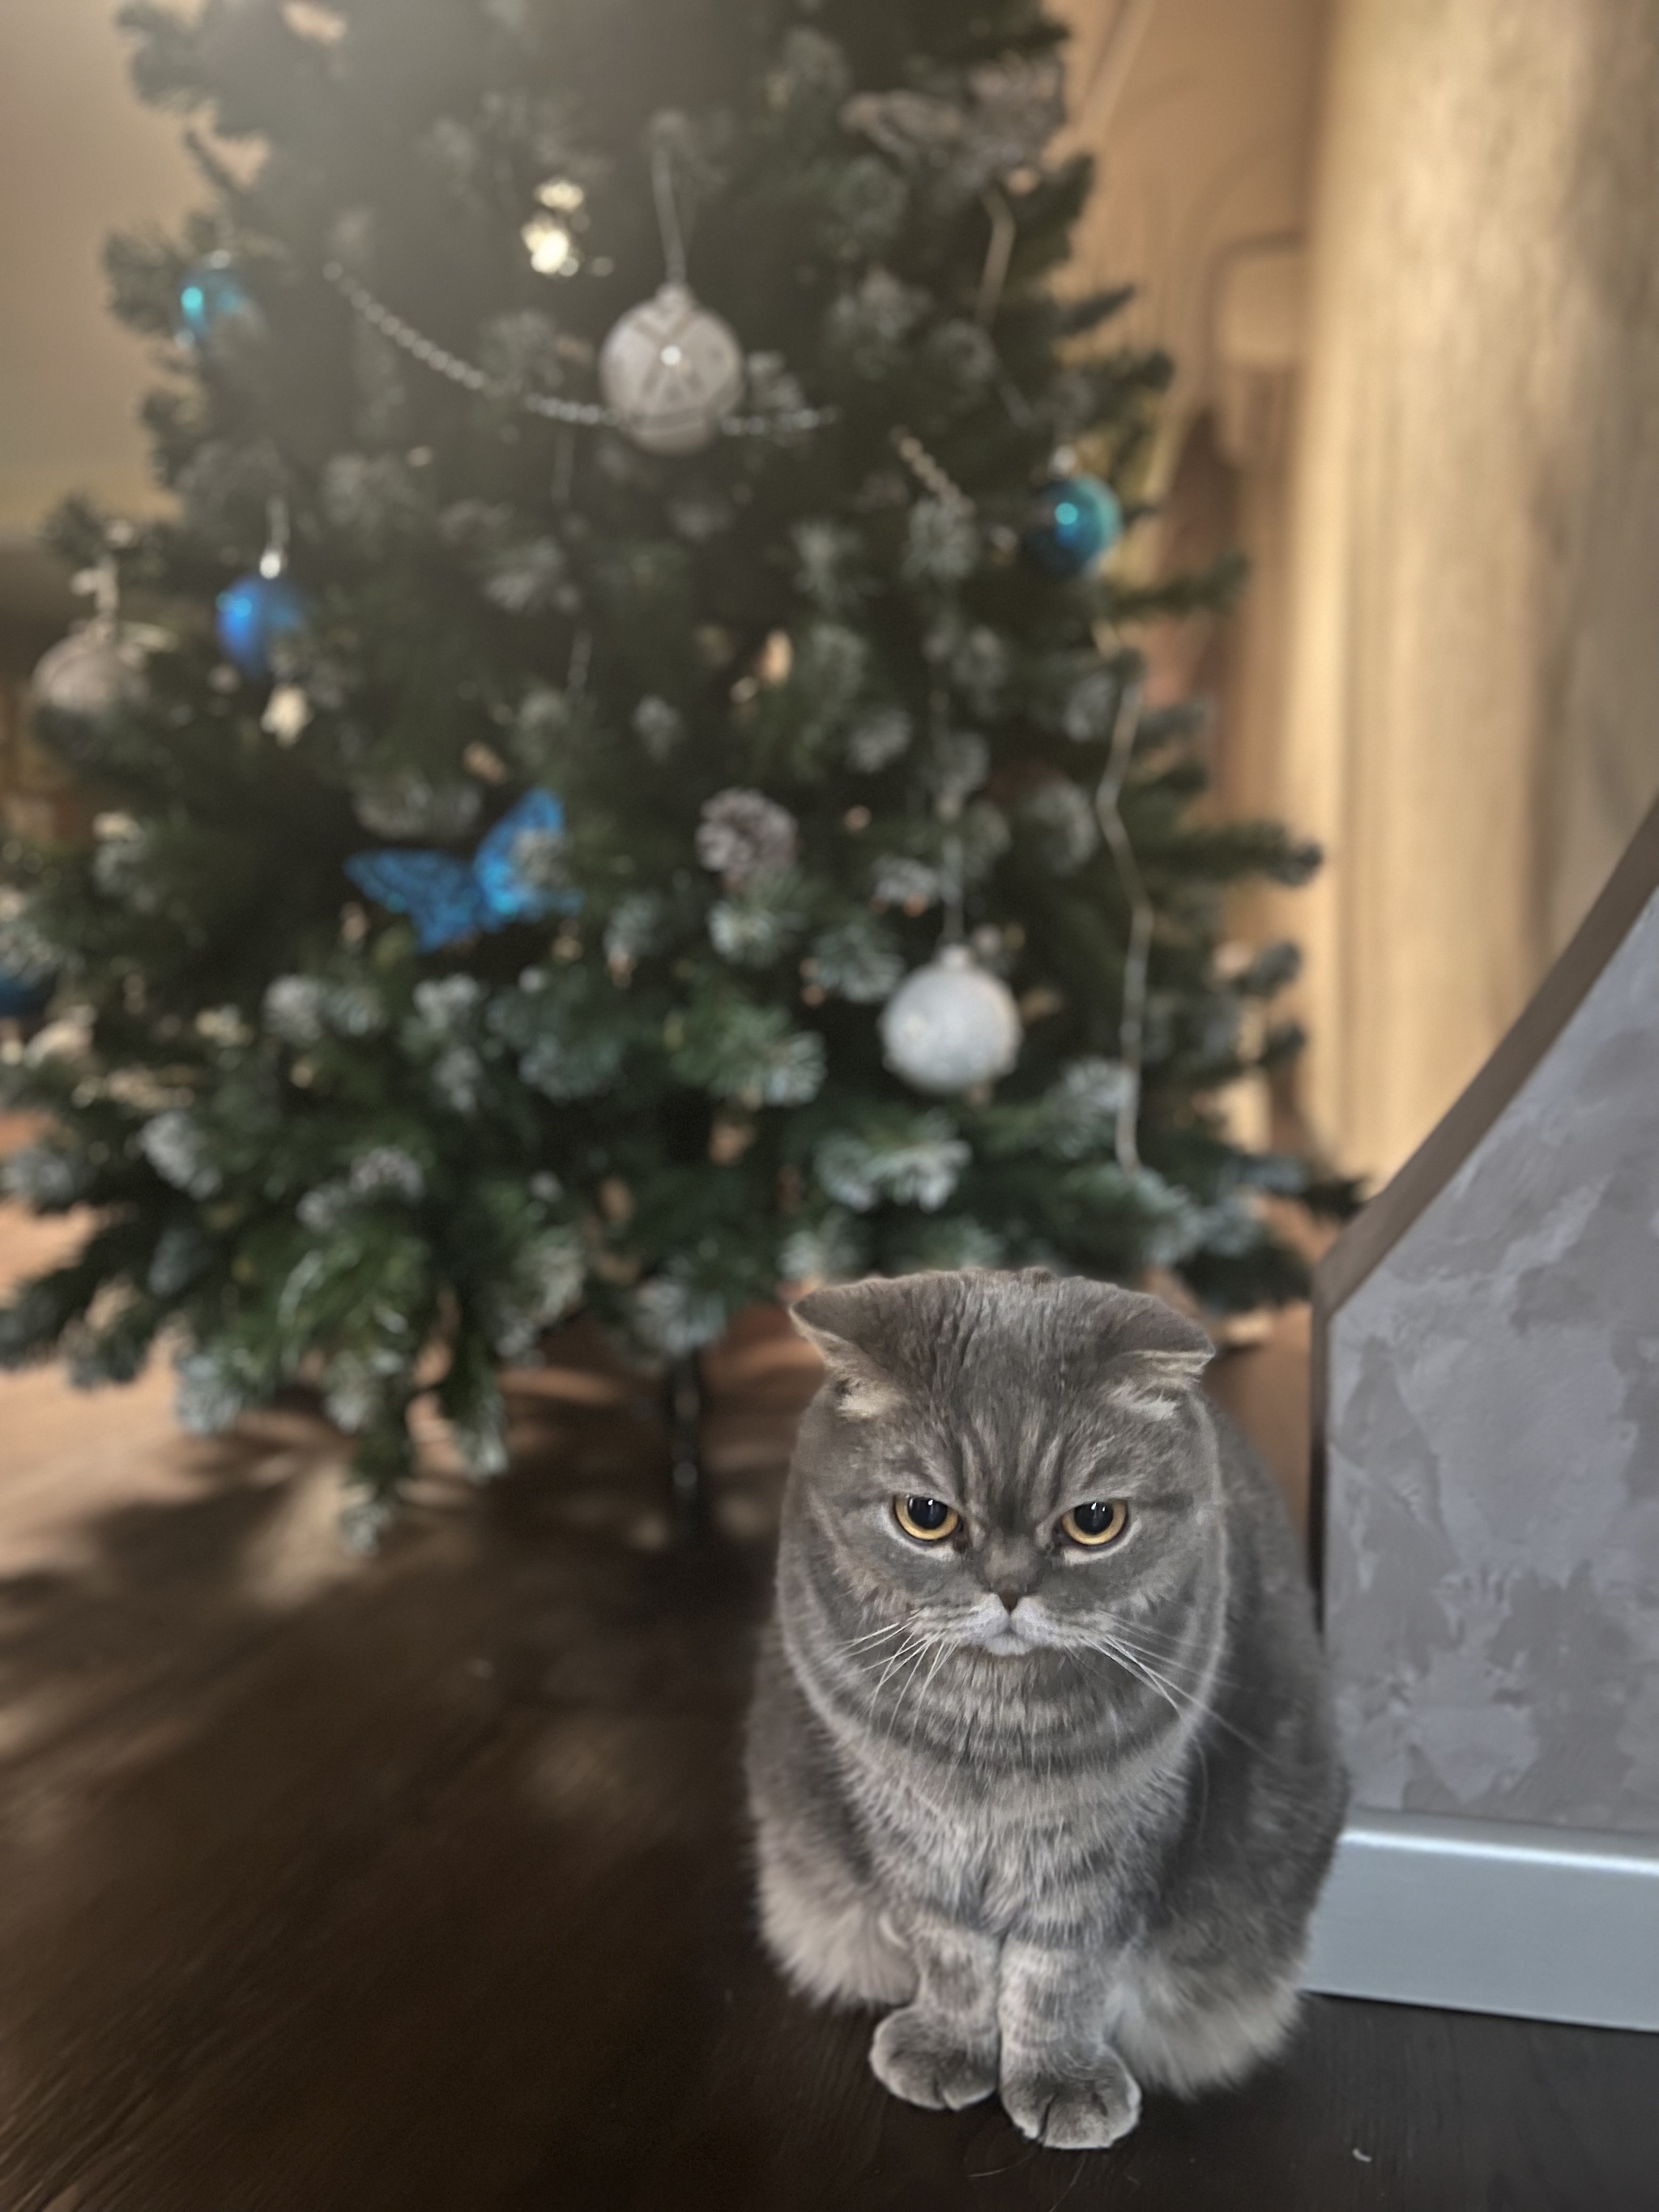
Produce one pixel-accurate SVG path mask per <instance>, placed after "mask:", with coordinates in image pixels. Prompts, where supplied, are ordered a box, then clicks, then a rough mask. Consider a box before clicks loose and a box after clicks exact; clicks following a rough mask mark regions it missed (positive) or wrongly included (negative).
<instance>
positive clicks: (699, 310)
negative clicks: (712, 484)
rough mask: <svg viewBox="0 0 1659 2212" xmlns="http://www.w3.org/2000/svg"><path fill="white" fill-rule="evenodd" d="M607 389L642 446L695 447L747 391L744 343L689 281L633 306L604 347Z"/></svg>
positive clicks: (661, 449)
mask: <svg viewBox="0 0 1659 2212" xmlns="http://www.w3.org/2000/svg"><path fill="white" fill-rule="evenodd" d="M599 389H600V391H601V392H603V393H604V395H605V404H606V406H608V407H610V408H611V409H612V410H613V411H614V412H615V413H616V415H617V417H618V418H619V419H620V421H621V423H622V427H623V429H624V430H625V431H626V432H627V433H628V435H629V437H630V438H632V439H633V441H634V442H635V445H636V446H643V447H644V448H645V450H646V451H647V453H697V452H699V451H700V450H701V449H702V447H704V446H706V445H708V443H709V441H710V440H711V439H713V438H714V435H715V434H716V433H717V432H718V430H719V428H720V423H721V422H722V421H723V420H724V419H725V417H726V416H728V415H729V414H730V413H731V412H732V409H733V408H734V407H735V406H736V405H737V403H738V399H739V398H741V397H742V394H743V349H742V347H741V346H740V345H739V344H738V341H737V338H736V337H735V335H734V334H733V332H732V330H731V328H730V326H729V325H727V324H726V323H723V322H722V321H721V320H720V317H719V316H718V315H713V314H710V313H709V312H708V308H707V307H699V306H698V305H697V302H696V299H695V298H694V297H693V295H692V294H691V292H690V289H688V288H687V287H686V286H685V285H684V284H665V285H664V286H663V287H662V289H660V290H659V292H658V293H657V295H656V296H655V298H654V299H650V300H646V301H641V304H640V305H639V306H638V307H630V308H629V311H628V313H626V314H625V315H624V316H623V319H622V320H621V321H620V322H619V323H617V325H616V326H615V327H614V329H613V330H612V331H611V335H610V336H609V337H607V338H606V340H605V343H604V345H603V346H602V347H601V348H600V349H599Z"/></svg>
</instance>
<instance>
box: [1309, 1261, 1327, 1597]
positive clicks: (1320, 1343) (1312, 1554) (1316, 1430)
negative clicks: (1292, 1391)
mask: <svg viewBox="0 0 1659 2212" xmlns="http://www.w3.org/2000/svg"><path fill="white" fill-rule="evenodd" d="M1329 1358H1330V1317H1329V1316H1328V1313H1327V1312H1326V1310H1325V1302H1324V1300H1323V1299H1322V1297H1321V1296H1320V1294H1319V1278H1318V1276H1317V1274H1316V1275H1315V1277H1314V1286H1313V1321H1312V1328H1311V1330H1310V1338H1309V1345H1308V1390H1309V1407H1308V1573H1309V1576H1310V1579H1311V1581H1312V1583H1313V1593H1314V1613H1315V1615H1316V1619H1317V1620H1318V1622H1319V1626H1320V1627H1321V1629H1323V1628H1324V1626H1325V1492H1326V1486H1327V1477H1326V1455H1325V1420H1326V1416H1327V1413H1328V1410H1329V1406H1330V1389H1329V1383H1328V1377H1327V1371H1326V1369H1327V1362H1328V1359H1329Z"/></svg>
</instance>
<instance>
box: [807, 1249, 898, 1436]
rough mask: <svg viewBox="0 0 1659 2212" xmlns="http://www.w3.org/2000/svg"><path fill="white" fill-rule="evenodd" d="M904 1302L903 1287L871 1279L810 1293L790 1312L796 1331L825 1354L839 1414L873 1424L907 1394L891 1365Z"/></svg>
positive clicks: (877, 1277)
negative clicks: (898, 1382) (902, 1390)
mask: <svg viewBox="0 0 1659 2212" xmlns="http://www.w3.org/2000/svg"><path fill="white" fill-rule="evenodd" d="M904 1302H905V1291H904V1289H903V1287H902V1285H900V1284H897V1283H890V1282H886V1281H884V1280H883V1279H882V1278H881V1277H879V1276H872V1277H871V1278H870V1279H868V1280H867V1281H866V1282H862V1283H838V1284H836V1285H833V1286H832V1287H830V1288H829V1289H827V1290H822V1291H808V1292H807V1294H806V1296H805V1297H804V1298H799V1299H797V1301H796V1302H795V1304H793V1306H791V1307H790V1309H789V1318H790V1320H791V1321H792V1322H793V1323H794V1324H795V1327H796V1328H797V1329H799V1332H800V1334H802V1335H803V1336H804V1337H805V1339H806V1340H807V1342H808V1343H809V1344H815V1345H816V1346H817V1348H818V1350H819V1351H820V1352H822V1353H823V1359H824V1364H825V1365H826V1366H827V1367H828V1368H829V1374H830V1377H831V1380H832V1382H833V1383H834V1386H835V1391H836V1405H837V1407H838V1408H839V1410H840V1411H841V1412H842V1413H846V1414H848V1415H849V1416H850V1417H851V1418H853V1419H858V1420H873V1419H876V1418H877V1417H878V1416H879V1415H880V1414H882V1413H886V1412H888V1411H889V1410H890V1408H891V1407H893V1406H894V1405H895V1404H896V1402H897V1401H898V1399H899V1398H900V1396H901V1395H902V1393H901V1391H900V1389H899V1386H898V1384H897V1383H896V1381H895V1379H894V1376H893V1373H892V1368H891V1360H892V1356H893V1352H894V1349H895V1346H896V1336H897V1322H898V1316H899V1314H900V1311H901V1309H902V1305H903V1304H904Z"/></svg>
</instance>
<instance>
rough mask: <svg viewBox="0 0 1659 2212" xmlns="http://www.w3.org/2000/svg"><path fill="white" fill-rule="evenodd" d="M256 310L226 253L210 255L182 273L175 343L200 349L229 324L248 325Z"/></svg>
mask: <svg viewBox="0 0 1659 2212" xmlns="http://www.w3.org/2000/svg"><path fill="white" fill-rule="evenodd" d="M258 315H259V310H258V307H257V306H256V305H255V303H254V301H253V298H252V295H251V294H250V293H249V291H248V290H247V288H246V285H245V284H244V283H242V280H241V278H240V276H239V275H238V274H237V271H236V264H235V263H234V261H233V260H232V259H231V258H230V256H229V254H228V253H210V254H209V256H208V258H207V259H206V260H205V261H198V262H197V263H195V264H193V266H192V267H191V268H189V269H187V270H185V274H184V278H183V281H182V282H181V283H180V284H179V313H178V317H177V319H176V321H175V324H174V326H173V327H174V330H175V331H176V334H177V336H178V337H179V343H181V344H183V345H189V346H204V345H206V344H208V343H210V340H211V339H212V338H213V337H215V336H216V334H217V333H218V332H219V331H222V330H223V329H225V328H226V327H227V326H228V325H230V324H233V323H240V324H243V325H252V324H254V323H256V322H257V321H258Z"/></svg>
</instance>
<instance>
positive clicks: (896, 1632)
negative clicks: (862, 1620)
mask: <svg viewBox="0 0 1659 2212" xmlns="http://www.w3.org/2000/svg"><path fill="white" fill-rule="evenodd" d="M908 1626H909V1624H908V1621H902V1620H895V1621H890V1623H889V1624H888V1626H886V1627H884V1628H872V1630H871V1631H870V1632H869V1633H868V1634H867V1635H866V1636H854V1637H853V1638H851V1639H850V1641H848V1643H846V1644H842V1647H841V1648H842V1650H843V1651H844V1652H848V1653H851V1652H854V1651H862V1650H864V1648H865V1647H866V1644H880V1643H883V1642H884V1641H885V1639H886V1638H888V1637H890V1636H902V1635H903V1633H904V1632H905V1629H906V1628H907V1627H908Z"/></svg>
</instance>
